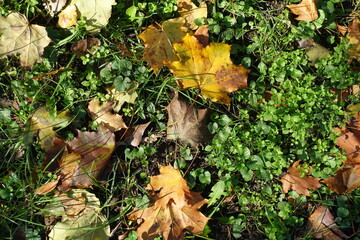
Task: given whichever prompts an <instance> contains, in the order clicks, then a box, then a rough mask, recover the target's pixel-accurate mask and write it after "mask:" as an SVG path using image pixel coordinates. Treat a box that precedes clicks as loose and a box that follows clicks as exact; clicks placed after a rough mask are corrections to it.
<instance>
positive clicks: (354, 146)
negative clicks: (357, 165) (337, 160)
mask: <svg viewBox="0 0 360 240" xmlns="http://www.w3.org/2000/svg"><path fill="white" fill-rule="evenodd" d="M339 131H341V135H339V136H338V138H337V142H336V145H338V146H339V147H341V148H342V149H344V150H345V152H346V157H347V158H348V159H349V160H350V161H354V162H360V136H358V135H356V134H355V133H354V132H353V131H354V130H352V131H350V130H349V129H348V128H346V127H343V128H341V129H340V128H335V132H339Z"/></svg>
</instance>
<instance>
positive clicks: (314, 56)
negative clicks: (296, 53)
mask: <svg viewBox="0 0 360 240" xmlns="http://www.w3.org/2000/svg"><path fill="white" fill-rule="evenodd" d="M299 48H307V51H306V53H305V54H306V55H307V56H308V58H309V61H310V62H312V63H315V62H316V61H318V60H320V59H324V58H327V57H328V56H329V55H330V54H331V51H330V50H328V49H327V48H325V47H323V46H321V45H320V44H318V43H316V42H315V41H314V40H313V39H308V38H307V39H301V40H300V42H299Z"/></svg>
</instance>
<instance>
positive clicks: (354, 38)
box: [347, 18, 360, 61]
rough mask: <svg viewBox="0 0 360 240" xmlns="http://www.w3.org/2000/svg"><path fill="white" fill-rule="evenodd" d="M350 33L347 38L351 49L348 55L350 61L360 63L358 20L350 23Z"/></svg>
mask: <svg viewBox="0 0 360 240" xmlns="http://www.w3.org/2000/svg"><path fill="white" fill-rule="evenodd" d="M348 32H349V35H348V36H347V38H348V39H349V43H350V44H351V47H350V48H349V51H348V52H347V53H348V54H349V55H350V59H356V60H358V61H360V21H359V19H358V18H355V19H354V21H352V22H350V23H349V27H348Z"/></svg>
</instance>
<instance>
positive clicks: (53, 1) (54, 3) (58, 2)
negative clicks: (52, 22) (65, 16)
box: [42, 0, 66, 17]
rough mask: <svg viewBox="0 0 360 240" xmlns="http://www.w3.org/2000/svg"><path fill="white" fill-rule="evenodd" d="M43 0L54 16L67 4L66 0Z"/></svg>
mask: <svg viewBox="0 0 360 240" xmlns="http://www.w3.org/2000/svg"><path fill="white" fill-rule="evenodd" d="M42 2H43V5H44V7H45V9H46V10H48V11H49V12H50V15H51V16H52V17H53V16H54V15H55V14H56V13H58V12H60V11H61V9H63V8H64V7H65V5H66V0H42Z"/></svg>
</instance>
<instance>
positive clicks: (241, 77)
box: [168, 34, 249, 105]
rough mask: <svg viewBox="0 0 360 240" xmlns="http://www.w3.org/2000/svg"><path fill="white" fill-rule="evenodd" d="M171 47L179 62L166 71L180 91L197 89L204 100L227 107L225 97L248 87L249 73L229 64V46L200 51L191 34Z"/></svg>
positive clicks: (210, 46) (222, 45)
mask: <svg viewBox="0 0 360 240" xmlns="http://www.w3.org/2000/svg"><path fill="white" fill-rule="evenodd" d="M173 45H174V49H175V51H176V52H177V53H178V55H179V58H180V61H175V62H172V63H171V64H170V65H169V66H168V67H169V68H170V70H171V72H172V73H173V74H174V75H175V77H177V82H178V85H179V86H180V88H184V89H186V88H200V89H201V93H202V95H203V96H204V97H205V98H210V99H211V100H213V101H219V102H222V103H224V104H227V105H230V98H229V96H228V95H227V94H228V93H231V92H234V91H236V90H238V89H241V88H245V87H247V74H248V72H249V70H248V69H246V68H245V67H243V66H236V65H234V64H233V63H232V61H231V59H230V45H228V44H225V43H210V44H209V45H208V46H206V47H203V45H202V44H200V43H199V41H198V40H197V38H196V37H194V36H192V35H191V34H187V35H186V36H185V37H184V38H183V40H182V41H181V42H179V43H175V44H173Z"/></svg>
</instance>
